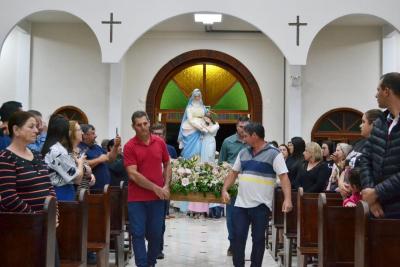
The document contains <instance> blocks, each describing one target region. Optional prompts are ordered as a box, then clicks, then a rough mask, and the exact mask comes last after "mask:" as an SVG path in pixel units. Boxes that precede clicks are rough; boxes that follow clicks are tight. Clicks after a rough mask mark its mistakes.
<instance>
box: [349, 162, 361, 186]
mask: <svg viewBox="0 0 400 267" xmlns="http://www.w3.org/2000/svg"><path fill="white" fill-rule="evenodd" d="M349 182H350V184H351V185H354V186H355V187H357V188H359V189H361V178H360V168H358V167H354V168H353V169H351V170H350V172H349Z"/></svg>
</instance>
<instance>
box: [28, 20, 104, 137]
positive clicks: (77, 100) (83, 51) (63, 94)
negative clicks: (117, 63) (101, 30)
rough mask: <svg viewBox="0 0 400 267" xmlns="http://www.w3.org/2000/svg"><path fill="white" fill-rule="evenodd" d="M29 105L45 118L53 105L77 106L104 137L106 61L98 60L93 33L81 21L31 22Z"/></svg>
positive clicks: (52, 108) (98, 55) (96, 45)
mask: <svg viewBox="0 0 400 267" xmlns="http://www.w3.org/2000/svg"><path fill="white" fill-rule="evenodd" d="M31 69H32V73H31V76H32V79H31V93H32V100H31V103H32V108H34V109H37V110H40V111H42V113H43V115H44V117H45V118H48V116H49V115H50V114H51V113H53V112H54V111H55V110H56V109H57V108H59V107H61V106H64V105H73V106H77V107H79V108H81V109H82V110H83V111H84V112H85V113H86V115H87V116H88V119H89V123H91V124H93V125H94V126H95V127H96V131H97V135H98V136H99V137H98V140H97V141H98V142H99V143H100V142H101V140H102V139H103V138H108V90H109V89H108V88H109V64H103V63H101V55H100V49H99V46H98V43H97V40H96V38H95V36H94V34H93V33H92V32H91V31H90V29H89V28H88V27H87V26H86V25H85V24H80V23H70V24H62V23H58V24H57V23H55V24H46V23H34V24H33V25H32V68H31Z"/></svg>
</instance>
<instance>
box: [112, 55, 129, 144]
mask: <svg viewBox="0 0 400 267" xmlns="http://www.w3.org/2000/svg"><path fill="white" fill-rule="evenodd" d="M124 71H125V59H124V58H122V59H121V61H120V62H119V63H113V64H110V91H109V98H108V107H109V108H108V122H109V123H108V136H109V137H114V136H115V131H116V128H118V132H119V134H121V125H122V90H123V86H124Z"/></svg>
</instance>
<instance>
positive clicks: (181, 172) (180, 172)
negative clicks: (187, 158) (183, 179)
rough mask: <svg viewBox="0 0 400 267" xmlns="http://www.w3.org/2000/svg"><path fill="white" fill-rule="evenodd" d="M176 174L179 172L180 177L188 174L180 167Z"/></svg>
mask: <svg viewBox="0 0 400 267" xmlns="http://www.w3.org/2000/svg"><path fill="white" fill-rule="evenodd" d="M176 172H177V173H178V174H179V175H183V174H185V173H186V172H185V169H184V168H182V167H180V168H179V169H178V170H177V171H176Z"/></svg>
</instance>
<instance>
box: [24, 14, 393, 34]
mask: <svg viewBox="0 0 400 267" xmlns="http://www.w3.org/2000/svg"><path fill="white" fill-rule="evenodd" d="M105 19H106V18H105ZM26 20H28V21H30V22H33V23H82V22H83V21H82V20H81V19H79V18H78V17H75V16H73V15H71V14H69V13H65V12H60V11H45V12H39V13H36V14H33V15H30V16H29V17H27V18H26ZM384 24H386V22H385V21H384V20H382V19H380V18H377V17H373V16H369V15H349V16H345V17H342V18H339V19H337V20H335V21H333V22H332V23H330V24H329V25H336V26H382V25H384ZM212 28H213V29H214V30H237V31H257V28H256V27H254V26H253V25H251V24H249V23H247V22H246V21H243V20H241V19H238V18H236V17H233V16H229V15H223V16H222V22H221V23H215V24H214V25H213V26H212ZM151 31H158V32H160V31H161V32H168V31H182V32H201V31H204V25H203V24H202V23H195V22H194V15H193V14H184V15H180V16H177V17H173V18H170V19H168V20H165V21H164V22H162V23H160V24H158V25H155V26H154V27H153V28H152V29H151Z"/></svg>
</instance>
